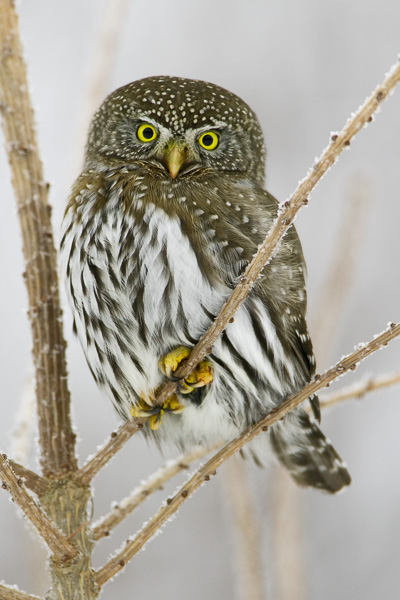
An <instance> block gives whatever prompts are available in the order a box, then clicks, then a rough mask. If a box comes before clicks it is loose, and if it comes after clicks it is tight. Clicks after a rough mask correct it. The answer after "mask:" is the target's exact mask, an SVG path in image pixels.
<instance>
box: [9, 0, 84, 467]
mask: <svg viewBox="0 0 400 600" xmlns="http://www.w3.org/2000/svg"><path fill="white" fill-rule="evenodd" d="M0 14H1V19H0V112H1V114H2V124H3V130H4V138H5V142H6V150H7V154H8V159H9V163H10V167H11V172H12V184H13V187H14V192H15V196H16V200H17V208H18V216H19V219H20V225H21V233H22V242H23V253H24V259H25V267H26V272H25V275H24V277H25V283H26V286H27V290H28V297H29V317H30V322H31V329H32V339H33V362H34V366H35V381H36V398H37V409H38V419H39V444H40V450H41V466H42V469H43V473H44V474H45V475H46V476H48V475H53V476H54V475H62V474H65V473H68V472H70V471H73V470H75V469H76V468H77V463H76V458H75V435H74V433H73V431H72V427H71V420H70V395H69V390H68V386H67V367H66V359H65V347H66V344H65V341H64V337H63V332H62V319H61V317H62V311H61V307H60V301H59V292H58V278H57V260H56V251H55V248H54V241H53V234H52V228H51V219H50V215H51V211H50V206H49V204H48V202H47V194H48V185H47V184H46V182H45V181H44V177H43V168H42V163H41V161H40V158H39V151H38V146H37V140H36V132H35V128H34V123H33V112H32V108H31V103H30V97H29V91H28V82H27V75H26V66H25V62H24V59H23V51H22V46H21V42H20V38H19V33H18V19H17V14H16V10H15V3H14V2H13V1H12V0H0Z"/></svg>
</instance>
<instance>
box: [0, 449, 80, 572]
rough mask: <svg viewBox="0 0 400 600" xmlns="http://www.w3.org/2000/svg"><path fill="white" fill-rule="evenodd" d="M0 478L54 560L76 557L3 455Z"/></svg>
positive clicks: (0, 457)
mask: <svg viewBox="0 0 400 600" xmlns="http://www.w3.org/2000/svg"><path fill="white" fill-rule="evenodd" d="M0 477H1V479H2V481H3V485H2V487H3V488H5V489H6V490H7V491H8V492H9V493H10V495H11V497H12V499H13V500H14V501H15V502H16V503H17V504H18V506H19V507H20V508H21V510H22V511H23V512H24V514H25V516H26V517H27V518H28V519H29V521H30V522H31V523H32V524H33V525H34V526H35V527H36V529H37V531H38V532H39V534H40V535H41V537H42V538H43V540H44V541H45V542H46V544H47V546H48V547H49V549H50V550H51V552H52V553H53V554H54V557H55V558H56V560H66V559H68V558H73V557H74V556H76V554H77V551H76V549H75V547H74V546H73V545H72V544H71V543H70V542H68V541H67V539H66V538H65V536H64V534H63V533H62V532H61V531H60V530H59V529H58V527H57V526H56V525H55V524H54V523H53V521H52V520H51V519H49V517H48V516H47V515H46V513H45V512H44V511H43V510H42V509H41V508H40V506H38V504H36V502H35V501H34V499H33V498H32V496H31V495H30V494H28V492H27V491H26V489H25V486H24V484H23V482H22V480H21V479H18V478H17V477H16V475H15V474H14V472H13V470H12V469H11V467H10V464H9V462H8V460H7V456H6V455H5V454H0Z"/></svg>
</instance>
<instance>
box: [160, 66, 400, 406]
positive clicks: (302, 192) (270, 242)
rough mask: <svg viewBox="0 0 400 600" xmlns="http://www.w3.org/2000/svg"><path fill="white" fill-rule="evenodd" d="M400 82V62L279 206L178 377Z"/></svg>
mask: <svg viewBox="0 0 400 600" xmlns="http://www.w3.org/2000/svg"><path fill="white" fill-rule="evenodd" d="M399 82H400V62H398V63H397V64H395V65H394V66H393V67H392V68H391V69H390V71H389V73H388V74H387V75H386V77H385V79H384V80H383V82H382V83H381V84H380V85H378V86H377V87H376V88H375V90H374V91H373V92H372V94H371V95H370V96H369V97H368V98H367V99H366V100H365V102H364V104H362V106H360V108H359V109H358V110H357V111H356V112H355V113H354V115H353V116H352V117H351V118H350V119H349V120H348V121H347V123H346V124H345V126H344V127H343V129H342V130H341V131H340V133H337V134H336V133H335V134H333V135H332V136H331V141H330V144H329V145H328V146H327V147H326V148H325V150H324V151H323V153H322V154H321V156H320V158H319V159H318V160H317V161H316V162H315V163H314V165H313V166H312V168H311V169H310V171H309V173H308V175H307V176H306V177H305V179H303V180H302V181H301V182H300V183H299V184H298V186H297V188H296V190H295V191H294V193H293V194H292V195H291V197H290V198H289V200H287V201H286V202H284V203H282V204H281V205H280V207H279V213H278V217H277V219H276V221H275V224H274V225H273V227H272V229H271V231H270V232H269V233H268V235H267V237H266V238H265V240H264V242H263V244H262V245H261V246H260V247H259V249H258V252H257V254H256V255H255V256H254V258H253V260H252V261H251V263H250V264H249V265H248V267H247V268H246V270H245V272H244V273H243V275H242V276H241V277H240V282H239V284H238V285H237V286H236V288H235V289H234V291H233V293H232V295H231V296H230V298H229V299H228V300H227V302H226V303H225V304H224V306H223V307H222V309H221V311H220V313H219V314H218V316H217V317H216V319H215V321H214V322H213V323H212V325H211V327H210V328H209V330H208V331H207V332H206V333H205V334H204V335H203V337H202V338H201V339H200V340H199V342H198V343H197V344H196V345H195V346H194V348H193V350H192V352H191V353H190V355H189V356H188V358H187V359H186V360H185V361H182V363H181V365H180V366H179V368H178V369H177V371H176V372H175V373H174V376H175V377H177V378H178V379H179V378H181V379H184V378H186V377H187V376H188V375H189V374H190V373H191V372H192V371H193V369H194V368H195V367H196V366H197V365H198V363H199V362H200V361H201V360H202V359H203V358H204V357H205V356H206V355H207V354H209V353H210V352H211V350H212V346H213V344H214V343H215V341H216V340H217V338H218V337H219V336H220V335H221V333H222V332H223V331H224V329H225V328H226V327H227V325H228V323H229V321H230V319H231V318H232V317H233V315H234V314H235V312H236V311H237V309H238V308H239V306H240V304H241V303H242V302H243V301H244V300H245V299H246V298H247V296H248V294H249V293H250V291H251V288H252V287H253V285H254V283H255V282H256V281H257V279H258V277H259V276H260V275H261V273H262V270H263V269H264V267H265V266H266V264H267V263H268V262H269V261H270V259H271V258H272V257H273V255H274V253H275V252H276V250H277V248H278V245H279V242H280V240H281V239H282V237H283V236H284V235H285V233H286V231H287V230H288V229H289V227H290V226H291V225H292V223H293V221H294V219H295V217H296V215H297V213H298V212H299V210H300V209H301V208H302V207H303V206H305V205H307V204H308V196H309V195H310V193H311V192H312V190H313V189H314V188H315V186H316V185H317V183H318V182H319V181H320V180H321V179H322V177H323V176H324V175H325V173H326V172H327V171H328V169H329V168H330V167H331V166H332V165H333V164H334V163H335V162H336V160H337V159H338V158H339V155H340V154H341V152H342V151H343V150H344V148H347V147H348V146H349V145H350V142H351V140H352V139H353V137H354V136H355V135H356V134H357V133H358V132H359V131H360V130H361V129H362V128H363V127H364V125H365V124H366V123H368V122H370V121H372V116H373V114H374V113H375V112H376V111H377V110H378V108H379V106H380V105H381V104H382V102H383V101H384V100H385V99H386V98H387V96H388V95H389V94H390V92H391V91H392V90H393V89H394V88H395V86H396V85H397V84H398V83H399ZM176 387H177V383H176V382H172V381H170V382H168V383H165V384H164V385H163V386H162V387H161V388H160V391H159V393H158V394H157V397H156V400H155V404H159V405H161V406H162V405H163V404H164V402H165V401H166V399H167V398H168V397H169V396H171V395H172V394H173V393H174V391H175V389H176Z"/></svg>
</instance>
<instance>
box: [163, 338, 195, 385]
mask: <svg viewBox="0 0 400 600" xmlns="http://www.w3.org/2000/svg"><path fill="white" fill-rule="evenodd" d="M189 354H190V348H187V347H186V346H178V347H177V348H175V350H171V352H169V353H168V354H166V355H165V356H163V357H162V358H161V359H160V360H159V361H158V365H159V367H160V369H161V371H162V372H163V373H164V374H165V375H166V376H167V377H168V378H170V377H171V375H172V373H173V372H174V371H176V370H177V368H178V367H179V365H180V364H181V362H182V361H183V360H184V359H185V358H187V357H188V356H189Z"/></svg>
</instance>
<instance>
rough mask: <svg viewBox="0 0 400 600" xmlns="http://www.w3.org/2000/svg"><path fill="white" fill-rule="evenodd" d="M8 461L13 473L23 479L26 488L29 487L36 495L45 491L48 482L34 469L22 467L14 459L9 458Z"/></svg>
mask: <svg viewBox="0 0 400 600" xmlns="http://www.w3.org/2000/svg"><path fill="white" fill-rule="evenodd" d="M8 462H9V464H10V467H11V468H12V470H13V471H14V473H15V475H16V476H17V477H18V478H20V479H23V480H24V484H25V486H26V487H27V488H29V489H30V490H31V491H32V492H34V493H35V494H37V495H38V496H41V495H42V494H45V493H46V491H47V489H48V487H49V484H48V482H47V481H46V479H44V478H43V477H40V475H38V474H37V473H35V472H34V471H31V470H30V469H28V468H27V467H24V465H21V464H19V463H17V462H15V461H14V460H11V459H9V460H8Z"/></svg>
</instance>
